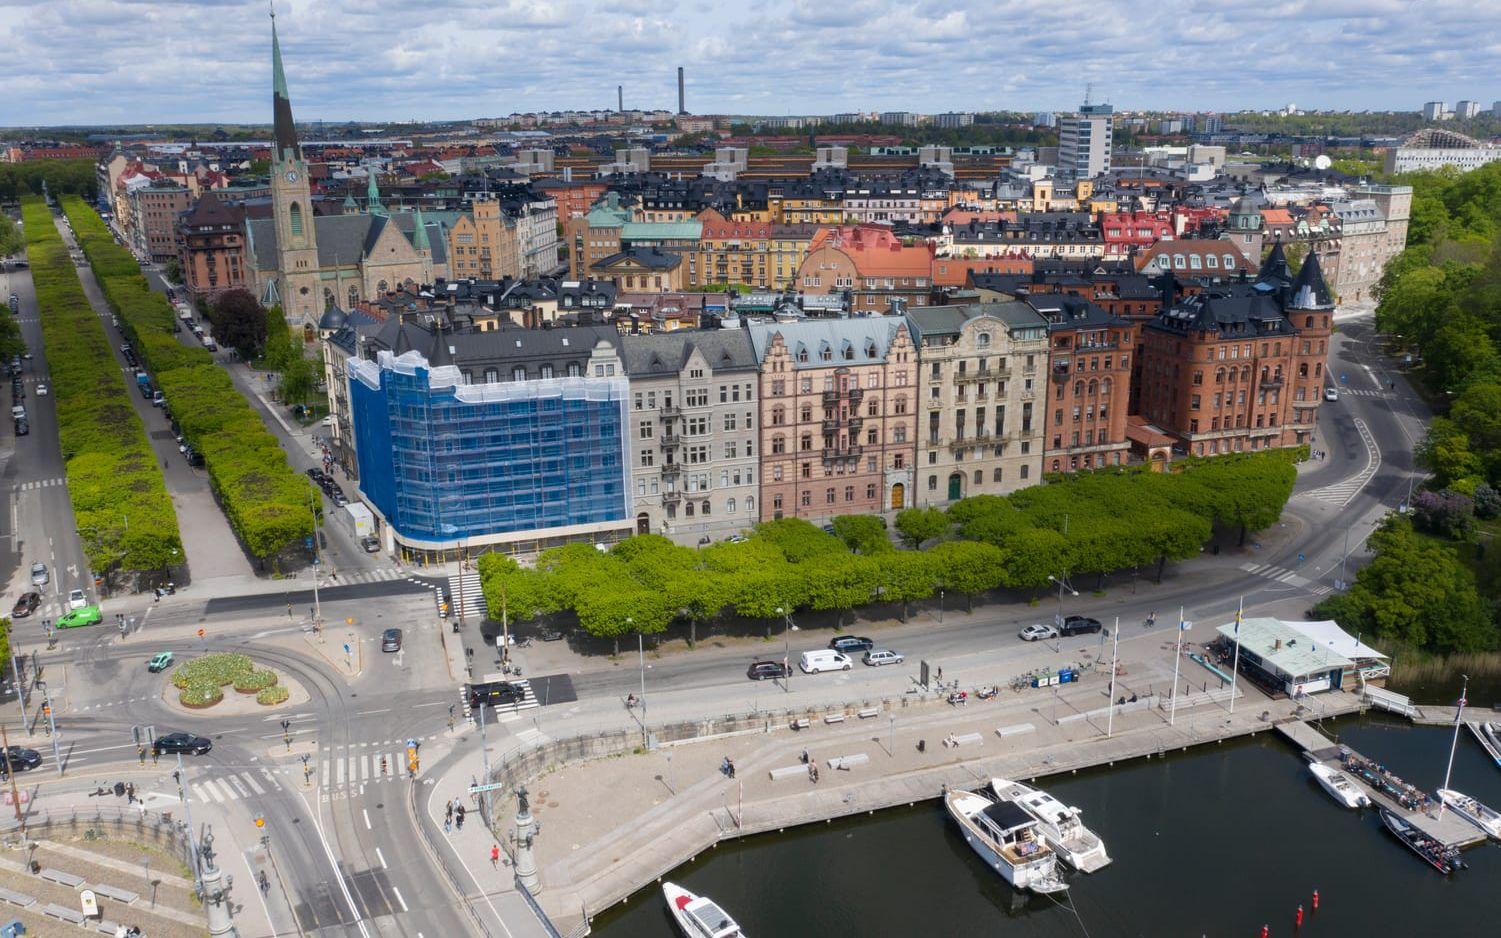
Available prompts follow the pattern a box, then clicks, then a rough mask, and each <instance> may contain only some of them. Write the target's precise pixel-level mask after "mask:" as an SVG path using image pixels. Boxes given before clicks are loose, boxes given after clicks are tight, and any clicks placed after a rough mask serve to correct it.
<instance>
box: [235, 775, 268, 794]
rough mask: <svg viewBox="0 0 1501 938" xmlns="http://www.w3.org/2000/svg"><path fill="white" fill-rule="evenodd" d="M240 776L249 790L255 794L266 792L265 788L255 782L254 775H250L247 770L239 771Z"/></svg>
mask: <svg viewBox="0 0 1501 938" xmlns="http://www.w3.org/2000/svg"><path fill="white" fill-rule="evenodd" d="M240 777H241V778H243V779H245V784H247V785H249V786H250V789H251V791H254V792H255V793H256V794H257V795H264V794H265V793H266V789H264V788H262V787H261V786H260V785H258V784H256V781H255V776H254V775H251V774H250V773H249V772H241V773H240Z"/></svg>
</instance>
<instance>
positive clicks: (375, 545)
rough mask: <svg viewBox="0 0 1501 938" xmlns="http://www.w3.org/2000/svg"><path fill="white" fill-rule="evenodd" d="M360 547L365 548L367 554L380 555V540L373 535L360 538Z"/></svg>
mask: <svg viewBox="0 0 1501 938" xmlns="http://www.w3.org/2000/svg"><path fill="white" fill-rule="evenodd" d="M360 546H361V547H363V548H365V553H367V554H378V553H380V538H378V537H376V536H375V535H374V534H366V535H365V536H364V537H362V538H360Z"/></svg>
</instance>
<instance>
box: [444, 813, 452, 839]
mask: <svg viewBox="0 0 1501 938" xmlns="http://www.w3.org/2000/svg"><path fill="white" fill-rule="evenodd" d="M452 832H453V813H452V812H450V813H449V815H448V816H447V817H445V818H444V819H443V833H445V834H450V833H452Z"/></svg>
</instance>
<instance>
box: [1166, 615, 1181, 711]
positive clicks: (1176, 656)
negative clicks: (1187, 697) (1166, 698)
mask: <svg viewBox="0 0 1501 938" xmlns="http://www.w3.org/2000/svg"><path fill="white" fill-rule="evenodd" d="M1182 660H1183V607H1182V606H1179V607H1178V638H1177V640H1176V641H1175V642H1173V698H1172V705H1171V706H1170V707H1169V708H1168V716H1167V723H1168V726H1173V725H1175V723H1176V722H1177V719H1178V664H1179V663H1180V662H1181V661H1182Z"/></svg>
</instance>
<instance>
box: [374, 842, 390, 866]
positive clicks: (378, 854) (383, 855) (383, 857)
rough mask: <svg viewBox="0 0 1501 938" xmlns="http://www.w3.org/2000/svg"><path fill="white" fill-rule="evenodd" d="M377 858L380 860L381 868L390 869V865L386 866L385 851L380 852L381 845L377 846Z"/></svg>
mask: <svg viewBox="0 0 1501 938" xmlns="http://www.w3.org/2000/svg"><path fill="white" fill-rule="evenodd" d="M375 858H376V859H377V860H379V861H380V868H381V869H383V870H389V869H390V867H389V866H386V855H385V854H384V853H381V852H380V848H379V847H376V848H375Z"/></svg>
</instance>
